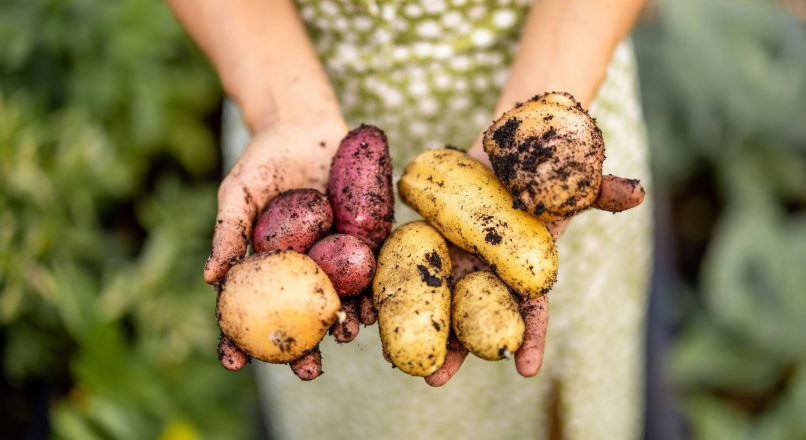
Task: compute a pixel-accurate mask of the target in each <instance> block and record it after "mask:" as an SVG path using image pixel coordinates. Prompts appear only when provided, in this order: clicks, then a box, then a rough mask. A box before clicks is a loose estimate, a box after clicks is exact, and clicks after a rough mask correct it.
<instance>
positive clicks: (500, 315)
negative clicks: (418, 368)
mask: <svg viewBox="0 0 806 440" xmlns="http://www.w3.org/2000/svg"><path fill="white" fill-rule="evenodd" d="M451 322H452V323H453V331H454V333H456V337H457V338H458V339H459V341H460V342H461V343H462V345H464V346H465V347H466V348H467V349H468V350H470V352H471V353H473V354H475V355H476V356H478V357H480V358H482V359H486V360H488V361H496V360H499V359H503V358H509V357H510V356H511V355H512V354H514V353H515V352H516V351H517V350H518V348H519V347H520V346H521V344H522V343H523V332H524V328H525V327H524V323H523V318H521V313H520V311H519V310H518V304H517V303H516V302H515V299H514V298H512V295H511V294H510V293H509V289H508V288H507V286H506V284H504V283H503V281H501V280H500V279H498V277H497V276H495V275H493V274H492V273H490V272H471V273H469V274H467V275H465V276H463V277H462V278H460V279H459V280H458V281H457V282H456V286H455V287H454V290H453V301H452V302H451Z"/></svg>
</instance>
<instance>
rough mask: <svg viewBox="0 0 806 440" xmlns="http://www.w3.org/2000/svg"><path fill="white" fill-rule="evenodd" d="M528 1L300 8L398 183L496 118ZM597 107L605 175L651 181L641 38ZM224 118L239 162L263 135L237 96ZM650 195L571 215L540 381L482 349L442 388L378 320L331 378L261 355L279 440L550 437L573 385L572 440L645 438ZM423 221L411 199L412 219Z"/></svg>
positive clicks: (405, 216) (407, 215)
mask: <svg viewBox="0 0 806 440" xmlns="http://www.w3.org/2000/svg"><path fill="white" fill-rule="evenodd" d="M528 3H529V2H527V1H491V2H478V1H475V2H474V1H462V0H459V1H443V0H435V1H426V0H422V1H415V2H402V1H398V2H382V1H363V2H362V1H349V0H323V1H314V0H310V1H300V2H298V6H299V11H300V15H301V17H302V19H303V21H304V22H305V24H306V26H307V28H308V31H309V33H310V36H311V38H312V40H313V41H314V45H315V47H316V49H317V51H318V53H319V55H320V57H321V59H322V61H323V63H324V65H325V67H326V69H327V72H328V74H329V76H330V78H331V80H332V82H333V85H334V87H335V88H336V92H337V94H338V96H339V99H340V101H341V105H342V109H343V111H344V113H345V116H346V118H347V120H348V122H349V123H350V125H351V126H355V125H357V124H359V123H361V122H367V123H372V124H376V125H378V126H379V127H381V128H383V129H384V130H385V131H386V133H387V135H388V138H389V143H390V149H391V151H392V155H393V159H394V166H395V173H396V175H395V181H396V180H397V178H398V177H399V174H400V171H401V170H402V169H403V167H404V166H405V164H406V163H407V161H408V160H409V159H410V158H412V157H413V156H415V155H416V154H417V153H418V152H420V151H422V150H423V149H425V148H434V147H442V146H444V145H448V144H449V145H453V146H457V147H461V148H467V147H469V146H470V144H471V143H472V142H473V140H474V139H475V137H476V136H477V135H478V133H480V132H481V131H482V130H483V129H484V128H485V127H486V126H487V125H489V123H490V121H491V119H492V117H493V115H491V114H490V112H491V111H492V109H493V107H494V105H495V102H496V100H497V98H498V93H499V90H500V88H501V86H502V85H503V84H504V82H505V81H506V78H507V74H508V66H509V64H510V61H511V59H512V55H513V53H514V51H515V50H516V46H517V44H516V43H517V39H518V32H519V29H520V26H521V23H522V20H523V17H524V16H525V14H526V11H527V9H528V7H529V5H528ZM267 44H271V43H270V42H267ZM538 92H542V91H541V90H535V93H538ZM590 112H591V113H592V115H593V116H594V117H596V119H597V122H598V124H599V126H600V128H601V129H602V132H603V133H604V137H605V142H606V145H607V147H606V148H607V150H606V154H607V159H606V161H605V164H604V170H605V173H609V174H616V175H621V176H626V177H634V178H638V179H641V181H642V182H643V183H644V185H647V184H648V183H649V180H648V178H649V171H648V158H647V153H648V149H647V144H646V138H645V133H644V126H643V120H642V115H641V109H640V105H639V100H638V94H637V82H636V66H635V60H634V57H633V52H632V48H631V44H630V43H629V42H628V41H626V42H624V43H622V44H621V45H620V46H619V47H618V49H617V50H616V52H615V55H614V57H613V60H612V62H611V64H610V67H609V70H608V74H607V78H606V80H605V82H604V84H603V85H602V87H601V89H600V90H599V93H598V95H597V97H596V99H595V100H594V102H593V103H592V105H591V107H590ZM496 116H497V115H496ZM224 124H225V133H226V136H225V145H224V147H225V154H226V155H225V159H226V161H227V162H228V164H229V165H231V164H232V163H233V162H234V160H235V158H237V155H238V154H240V151H242V150H243V148H244V146H245V145H246V144H247V143H248V134H247V132H246V130H245V129H244V128H243V125H242V124H241V123H240V118H239V116H238V114H237V110H236V109H234V108H233V107H232V106H231V105H228V107H227V108H226V109H225V118H224ZM648 202H649V200H648V201H647V202H645V203H644V204H643V205H641V206H640V207H639V208H637V209H633V210H631V211H628V212H625V213H622V214H619V215H616V216H613V215H612V214H608V213H604V212H598V211H588V212H584V213H582V214H581V215H579V216H577V217H576V218H574V220H573V221H572V222H571V223H570V226H569V227H568V229H567V231H566V232H565V234H564V235H563V237H562V239H561V240H560V241H559V243H558V246H559V252H560V274H559V280H558V282H557V284H556V285H555V287H554V289H553V290H552V291H551V292H550V294H549V295H550V296H549V298H550V310H551V314H550V315H551V317H550V325H549V333H548V339H547V345H546V347H547V348H546V357H545V360H544V363H543V369H542V370H541V372H540V374H538V375H537V376H536V377H533V378H529V379H526V378H522V377H520V376H518V375H517V373H516V372H515V368H514V364H513V362H512V361H499V362H487V361H483V360H481V359H478V358H475V357H473V356H472V355H470V356H469V357H468V359H467V360H466V361H465V363H464V365H463V366H462V368H461V370H460V371H459V373H458V374H457V376H456V377H454V378H453V379H452V380H451V381H450V382H449V383H448V384H447V385H445V386H443V387H441V388H430V387H428V386H427V385H426V384H425V382H424V381H423V380H422V378H415V377H411V376H407V375H405V374H403V373H401V372H400V371H399V370H395V369H392V368H391V367H390V365H389V364H388V363H387V362H386V361H384V360H383V358H382V356H381V345H380V341H379V337H378V330H377V326H373V327H369V328H362V329H361V333H360V334H359V336H358V338H357V339H356V340H355V341H353V342H352V343H350V344H343V345H338V344H336V343H335V342H334V341H333V339H332V338H331V337H326V338H325V341H323V343H322V345H321V348H322V353H323V356H324V369H325V372H326V374H324V375H323V376H321V377H319V378H318V379H316V380H315V381H312V382H302V381H300V380H299V379H297V378H296V376H294V375H293V373H292V372H291V370H290V369H289V368H288V367H287V366H285V365H268V364H262V363H260V362H255V363H253V365H254V367H255V368H254V369H255V371H256V374H257V379H258V384H259V387H260V394H261V396H262V409H263V411H264V413H265V414H266V416H267V420H268V421H267V424H268V428H269V430H270V433H271V435H272V438H282V439H286V438H288V439H313V438H319V439H406V440H414V439H527V438H544V437H546V435H547V428H548V419H547V410H546V408H547V404H548V402H549V398H550V396H549V391H550V389H551V388H552V387H553V386H558V387H559V390H560V392H559V413H560V417H561V419H562V425H561V429H562V434H563V436H564V437H566V438H569V439H595V438H606V439H629V438H636V437H638V436H639V435H640V434H641V428H642V419H641V417H642V413H643V400H642V399H643V392H642V391H643V390H642V385H643V380H644V379H643V351H644V347H643V343H644V339H643V335H644V332H643V323H644V316H645V311H646V292H647V285H648V277H649V273H650V258H651V245H652V243H651V230H650V227H651V213H650V210H651V207H650V203H648ZM415 216H416V214H414V213H413V212H412V211H411V210H408V209H407V208H405V207H402V206H401V205H400V204H399V203H398V206H397V212H396V217H397V220H398V222H400V223H402V222H405V221H408V220H411V219H412V218H415Z"/></svg>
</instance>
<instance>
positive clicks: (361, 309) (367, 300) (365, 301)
mask: <svg viewBox="0 0 806 440" xmlns="http://www.w3.org/2000/svg"><path fill="white" fill-rule="evenodd" d="M358 319H359V321H361V324H364V325H372V324H375V321H377V320H378V311H377V310H375V304H374V303H373V302H372V291H369V292H364V293H362V294H361V298H360V299H359V300H358Z"/></svg>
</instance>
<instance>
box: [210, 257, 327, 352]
mask: <svg viewBox="0 0 806 440" xmlns="http://www.w3.org/2000/svg"><path fill="white" fill-rule="evenodd" d="M340 306H341V304H340V302H339V296H338V295H337V294H336V289H334V288H333V284H331V282H330V280H329V279H328V277H327V274H325V271H323V270H322V269H321V268H320V267H319V266H318V265H317V264H316V263H315V262H314V261H313V260H312V259H311V258H310V257H308V256H307V255H304V254H300V253H297V252H294V251H287V250H279V251H273V252H268V253H262V254H254V255H251V256H249V257H246V258H245V259H244V260H243V261H241V262H240V263H238V264H236V265H235V266H233V267H232V268H231V269H230V271H229V273H228V274H227V278H226V280H225V281H224V282H223V284H222V285H221V293H220V294H219V296H218V306H217V312H218V325H219V327H221V331H222V332H223V333H224V335H225V336H226V337H227V338H229V339H230V340H231V341H232V342H234V343H235V345H236V346H238V348H240V349H241V350H243V351H244V352H245V353H246V354H248V355H249V356H251V357H253V358H255V359H258V360H261V361H265V362H272V363H287V362H290V361H293V360H295V359H297V358H299V357H300V356H302V355H303V354H305V353H307V352H308V351H310V350H311V349H313V348H314V347H315V346H316V344H318V343H319V341H320V340H321V339H322V337H323V336H324V335H325V333H326V332H327V330H328V328H330V326H331V324H333V322H334V321H335V320H336V312H337V311H338V310H339V307H340Z"/></svg>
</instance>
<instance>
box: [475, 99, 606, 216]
mask: <svg viewBox="0 0 806 440" xmlns="http://www.w3.org/2000/svg"><path fill="white" fill-rule="evenodd" d="M604 150H605V147H604V140H603V138H602V132H601V131H599V128H597V127H596V122H594V120H593V118H591V117H590V116H589V115H588V113H587V112H586V111H585V109H583V108H582V106H581V105H580V104H579V103H578V102H577V101H576V100H575V99H574V97H573V96H571V95H570V94H568V93H558V92H551V93H545V94H543V95H538V96H535V97H534V98H532V99H530V100H529V101H526V102H524V103H521V104H518V105H517V106H515V108H513V109H511V110H509V111H507V112H506V113H504V114H503V116H501V117H500V118H499V119H498V120H497V121H495V122H493V124H492V125H491V126H490V128H488V129H487V130H486V131H485V132H484V151H486V152H487V154H488V155H489V156H490V162H492V165H493V170H495V174H496V176H498V178H499V179H500V180H501V182H502V183H503V184H504V186H505V187H506V188H507V189H508V190H509V192H510V193H511V194H512V195H513V196H514V197H515V200H516V202H517V203H518V207H519V208H520V209H523V210H525V211H527V212H530V213H533V214H534V215H535V216H537V217H538V218H540V219H541V220H543V221H554V220H558V219H560V218H563V217H570V216H572V215H574V214H575V213H577V212H579V211H581V210H583V209H585V208H587V207H588V206H590V205H591V204H593V202H594V201H595V200H596V197H597V196H598V195H599V190H600V188H601V186H602V162H604V158H605V156H604Z"/></svg>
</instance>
